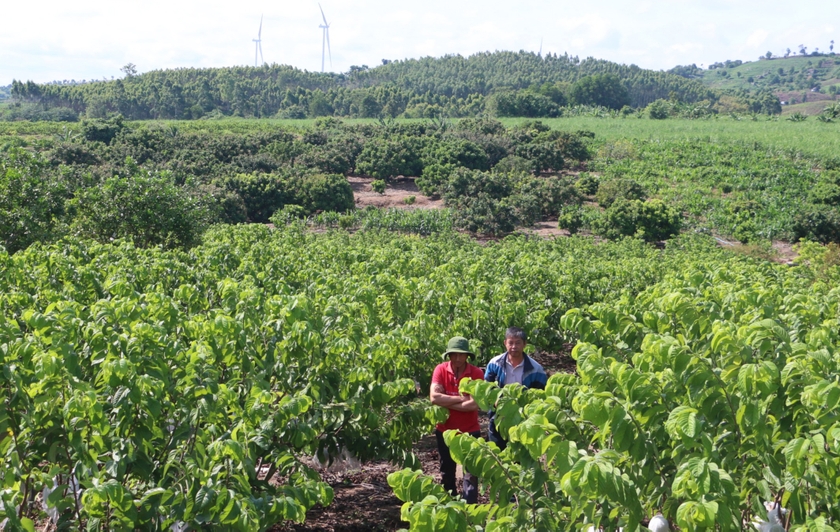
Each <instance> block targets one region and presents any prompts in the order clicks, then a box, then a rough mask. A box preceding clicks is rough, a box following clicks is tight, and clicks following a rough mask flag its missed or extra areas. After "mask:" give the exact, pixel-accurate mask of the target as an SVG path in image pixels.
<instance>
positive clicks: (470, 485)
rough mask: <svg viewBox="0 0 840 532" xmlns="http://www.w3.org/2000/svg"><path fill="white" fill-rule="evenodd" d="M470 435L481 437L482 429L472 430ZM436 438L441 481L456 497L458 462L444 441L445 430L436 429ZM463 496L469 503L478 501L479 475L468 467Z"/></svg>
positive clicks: (465, 473) (462, 490) (462, 487)
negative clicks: (472, 472)
mask: <svg viewBox="0 0 840 532" xmlns="http://www.w3.org/2000/svg"><path fill="white" fill-rule="evenodd" d="M470 436H472V437H473V438H480V437H481V431H475V432H470ZM435 438H436V439H437V446H438V454H439V455H440V476H441V482H442V484H443V488H444V489H445V490H446V491H448V492H449V493H450V494H451V495H452V496H453V497H454V496H455V495H457V493H458V490H457V487H456V485H455V468H456V466H457V464H456V463H455V460H453V459H452V455H451V454H450V453H449V447H447V446H446V442H445V441H443V432H441V431H439V430H435ZM461 496H462V497H463V498H464V500H465V501H467V504H475V503H477V502H478V477H476V476H475V475H473V474H471V473H469V472H468V471H467V470H466V469H464V482H463V486H461Z"/></svg>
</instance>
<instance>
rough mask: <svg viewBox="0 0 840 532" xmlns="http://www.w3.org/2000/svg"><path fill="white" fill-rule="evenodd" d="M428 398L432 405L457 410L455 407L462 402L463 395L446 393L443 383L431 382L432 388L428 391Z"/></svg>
mask: <svg viewBox="0 0 840 532" xmlns="http://www.w3.org/2000/svg"><path fill="white" fill-rule="evenodd" d="M429 400H430V401H431V402H432V404H433V405H437V406H442V407H444V408H452V409H453V410H458V408H455V407H458V406H460V405H461V403H463V402H464V397H462V396H460V395H446V389H445V388H444V387H443V384H440V383H432V389H431V391H429Z"/></svg>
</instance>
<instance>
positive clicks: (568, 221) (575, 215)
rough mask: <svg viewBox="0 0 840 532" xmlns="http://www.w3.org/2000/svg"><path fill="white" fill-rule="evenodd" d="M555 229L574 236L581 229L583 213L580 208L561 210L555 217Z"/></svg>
mask: <svg viewBox="0 0 840 532" xmlns="http://www.w3.org/2000/svg"><path fill="white" fill-rule="evenodd" d="M557 227H559V228H560V229H565V230H566V231H568V232H569V234H572V235H574V234H576V233H577V232H578V231H580V230H581V228H582V227H583V212H582V209H581V208H580V206H572V207H567V208H565V209H563V211H562V212H561V213H560V216H558V217H557Z"/></svg>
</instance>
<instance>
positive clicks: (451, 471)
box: [429, 336, 484, 504]
mask: <svg viewBox="0 0 840 532" xmlns="http://www.w3.org/2000/svg"><path fill="white" fill-rule="evenodd" d="M474 356H475V354H474V353H473V352H472V351H470V343H469V341H468V340H467V339H466V338H464V337H463V336H455V337H454V338H452V339H451V340H449V343H448V344H447V345H446V352H445V353H444V354H443V358H444V360H446V358H449V362H444V363H442V364H438V366H437V367H436V368H435V371H434V373H432V389H431V391H430V392H429V399H430V400H431V401H432V404H433V405H437V406H442V407H444V408H447V409H449V418H448V419H447V420H446V423H440V424H438V425H437V426H436V427H435V437H436V438H437V445H438V454H439V455H440V474H441V479H442V481H443V487H444V488H445V489H446V490H447V491H448V492H449V493H451V494H452V495H455V493H456V491H457V489H456V486H455V467H456V466H455V461H454V460H452V455H451V454H450V453H449V447H447V446H446V442H444V441H443V432H444V431H445V430H449V429H453V430H457V431H460V432H465V433H468V434H469V435H470V436H473V437H474V438H478V437H480V436H481V427H480V426H479V424H478V405H477V404H476V402H475V400H474V399H473V398H472V397H470V396H469V395H463V394H461V392H460V391H458V383H459V382H461V379H463V378H469V379H484V373H483V372H482V371H481V370H480V369H479V368H477V367H475V366H473V365H472V364H470V363H468V362H467V357H474ZM461 495H462V496H463V497H464V500H465V501H467V503H468V504H475V503H476V502H478V478H476V476H475V475H472V474H470V473H469V472H467V471H466V470H464V484H463V486H462V493H461Z"/></svg>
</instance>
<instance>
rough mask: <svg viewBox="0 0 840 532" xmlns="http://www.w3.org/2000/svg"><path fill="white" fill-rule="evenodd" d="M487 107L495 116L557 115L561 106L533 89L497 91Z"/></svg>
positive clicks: (534, 116)
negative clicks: (532, 90)
mask: <svg viewBox="0 0 840 532" xmlns="http://www.w3.org/2000/svg"><path fill="white" fill-rule="evenodd" d="M487 109H488V110H489V111H490V113H491V114H493V115H495V116H527V117H532V118H538V117H556V116H559V115H560V107H559V106H558V105H557V104H556V103H554V102H553V101H552V100H551V98H549V97H548V96H543V95H542V94H537V93H535V92H531V91H506V92H497V93H496V94H493V95H492V96H490V98H489V99H488V102H487Z"/></svg>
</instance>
